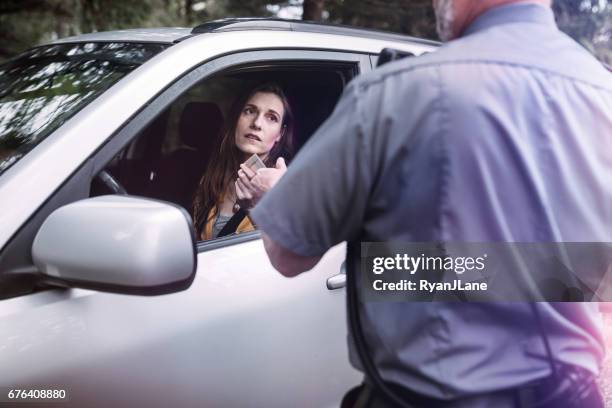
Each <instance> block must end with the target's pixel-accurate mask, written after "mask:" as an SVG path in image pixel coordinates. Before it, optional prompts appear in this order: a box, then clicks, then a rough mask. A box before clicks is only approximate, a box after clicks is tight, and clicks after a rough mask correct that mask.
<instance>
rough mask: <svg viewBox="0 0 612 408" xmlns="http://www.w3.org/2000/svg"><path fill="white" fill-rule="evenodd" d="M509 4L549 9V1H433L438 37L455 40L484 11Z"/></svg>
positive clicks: (443, 39)
mask: <svg viewBox="0 0 612 408" xmlns="http://www.w3.org/2000/svg"><path fill="white" fill-rule="evenodd" d="M511 3H536V4H541V5H543V6H546V7H550V3H551V0H433V6H434V10H435V12H436V28H437V30H438V35H439V36H440V39H441V40H442V41H449V40H452V39H453V38H457V37H459V36H461V34H462V33H463V31H464V30H465V29H466V28H467V26H468V25H470V23H471V22H472V21H474V20H475V19H476V17H478V16H479V15H481V14H482V13H484V12H485V11H487V10H489V9H492V8H494V7H498V6H502V5H504V4H511Z"/></svg>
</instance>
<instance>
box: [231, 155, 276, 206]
mask: <svg viewBox="0 0 612 408" xmlns="http://www.w3.org/2000/svg"><path fill="white" fill-rule="evenodd" d="M286 171H287V165H286V164H285V159H283V158H282V157H279V158H278V159H277V160H276V166H275V167H274V168H263V169H259V170H257V173H255V172H254V171H253V170H251V169H250V168H248V167H247V166H245V164H244V163H242V164H241V165H240V170H238V179H237V180H236V183H235V186H236V197H237V200H236V203H237V204H238V205H239V206H240V208H244V209H246V210H248V209H251V208H253V207H255V205H256V204H257V203H258V202H259V200H260V199H261V197H263V195H264V194H265V193H266V192H267V191H268V190H270V189H271V188H272V187H274V185H275V184H276V183H277V182H278V180H280V178H281V177H282V176H283V174H285V172H286Z"/></svg>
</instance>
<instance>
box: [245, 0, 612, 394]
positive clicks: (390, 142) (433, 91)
mask: <svg viewBox="0 0 612 408" xmlns="http://www.w3.org/2000/svg"><path fill="white" fill-rule="evenodd" d="M251 215H252V217H253V218H254V219H255V221H256V222H257V224H258V225H259V226H260V227H261V228H262V229H263V230H264V231H265V232H266V233H268V234H269V235H270V236H271V237H272V239H274V240H275V241H276V242H280V243H282V245H283V246H284V247H286V248H288V249H290V250H291V251H293V252H295V253H298V254H301V255H321V254H323V253H324V252H325V251H326V250H327V249H328V248H330V247H331V246H332V245H334V244H336V243H338V242H341V241H344V240H348V241H353V242H357V241H398V242H410V241H417V242H424V241H453V240H455V241H457V240H459V241H473V242H479V241H480V242H484V241H506V242H513V241H517V242H518V241H523V242H566V241H601V242H612V227H611V226H612V80H611V75H610V73H609V72H607V71H606V70H605V69H604V68H603V67H602V65H601V64H600V63H599V62H598V61H597V60H595V59H594V58H593V57H592V56H591V55H589V54H588V53H587V51H586V50H584V49H583V48H582V47H581V46H579V45H578V44H576V43H575V42H574V41H572V40H571V39H570V38H568V37H567V36H566V35H564V34H563V33H561V32H560V31H558V29H557V27H556V25H555V23H554V18H553V14H552V12H551V11H550V10H549V9H548V8H545V7H542V6H539V5H535V4H513V5H506V6H502V7H498V8H495V9H492V10H489V11H488V12H487V13H485V14H483V15H481V16H480V17H479V18H478V19H477V20H475V21H474V22H473V23H472V24H471V26H470V27H469V28H468V30H467V31H466V33H465V34H464V35H463V37H462V38H460V39H457V40H455V41H452V42H450V43H448V44H446V45H444V46H442V47H441V48H440V49H439V50H438V51H436V52H435V53H432V54H428V55H425V56H421V57H417V58H412V59H405V60H401V61H398V62H394V63H391V64H388V65H386V66H384V67H381V68H380V69H377V70H375V71H374V72H372V73H370V74H367V75H363V76H361V77H359V78H357V79H355V80H354V81H353V82H352V83H351V84H350V85H349V86H348V87H347V89H346V90H345V93H344V95H343V97H342V98H341V100H340V102H339V103H338V105H337V107H336V109H335V111H334V113H333V114H332V116H331V117H330V118H329V119H328V120H327V121H326V122H325V123H324V124H323V125H322V126H321V128H320V129H319V130H318V131H317V133H316V134H315V135H314V136H313V137H312V138H311V139H310V140H309V142H308V143H307V144H306V146H305V147H304V148H303V150H302V151H300V153H299V154H298V155H297V157H296V159H295V160H294V161H293V163H292V165H291V167H290V168H289V170H288V172H287V173H286V175H285V176H284V177H283V178H282V179H281V180H280V182H279V183H278V184H277V186H276V187H275V188H274V189H273V190H271V191H270V192H269V193H268V194H267V195H266V196H265V197H264V199H263V200H262V201H261V202H260V204H259V205H258V206H257V207H256V208H255V209H254V211H252V213H251ZM313 307H316V305H314V306H313ZM540 308H541V313H542V318H543V321H544V326H545V327H546V330H547V332H548V336H549V339H550V342H551V346H552V349H553V353H554V355H555V357H556V358H557V359H559V360H560V361H562V362H566V363H570V364H576V365H579V366H582V367H584V368H586V369H588V370H591V371H592V372H597V371H598V367H599V364H600V362H601V359H602V356H603V342H602V338H601V334H600V322H599V315H598V312H597V305H596V304H586V303H585V304H569V303H565V304H552V303H547V304H541V305H540ZM361 317H362V321H363V325H364V328H365V335H366V340H367V341H368V344H369V346H370V349H372V350H373V358H374V361H375V362H376V364H377V366H378V367H379V370H380V372H381V374H382V376H383V377H384V378H385V379H386V380H389V381H394V382H396V383H398V384H401V385H403V386H406V387H409V388H410V389H413V390H415V391H417V392H420V393H423V394H426V395H429V396H432V397H438V398H453V397H456V396H461V395H466V394H471V393H480V392H487V391H491V390H497V389H501V388H506V387H512V386H516V385H519V384H522V383H525V382H527V381H530V380H533V379H537V378H541V377H544V376H546V375H548V374H549V373H550V367H549V364H548V362H547V361H546V352H545V348H544V344H543V341H542V338H541V337H540V334H539V332H538V327H537V325H536V324H535V319H534V316H533V315H532V312H531V310H530V308H529V306H528V305H527V304H521V303H515V304H507V303H506V304H504V303H496V304H493V303H490V304H477V303H470V304H460V303H452V304H451V303H393V302H378V303H373V302H371V303H365V304H363V305H361ZM349 348H350V354H351V356H350V358H351V362H352V363H353V365H355V366H356V367H358V368H359V367H360V362H359V361H358V358H357V356H356V353H355V351H354V348H353V347H352V344H351V341H350V338H349Z"/></svg>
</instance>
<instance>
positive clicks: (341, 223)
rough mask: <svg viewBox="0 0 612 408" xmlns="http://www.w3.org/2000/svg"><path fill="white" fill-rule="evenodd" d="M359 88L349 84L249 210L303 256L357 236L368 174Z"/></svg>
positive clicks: (261, 225) (265, 228)
mask: <svg viewBox="0 0 612 408" xmlns="http://www.w3.org/2000/svg"><path fill="white" fill-rule="evenodd" d="M360 89H361V88H360V87H359V85H358V84H355V81H353V83H351V84H350V85H349V86H348V87H347V88H346V90H345V92H344V93H343V95H342V97H341V98H340V101H339V102H338V104H337V105H336V108H335V110H334V112H333V113H332V115H331V116H330V117H329V118H328V119H327V121H325V122H324V123H323V125H321V127H320V128H319V129H318V130H317V132H316V133H315V134H314V135H313V136H312V137H311V138H310V139H309V141H308V142H307V143H306V144H305V145H304V147H303V148H302V149H301V150H300V152H299V154H298V155H297V156H296V158H295V160H294V161H293V162H292V163H291V165H290V166H289V168H288V170H287V173H286V174H285V175H284V176H283V177H282V178H281V180H280V181H279V182H278V184H277V185H276V186H275V187H274V188H273V189H272V190H270V191H269V192H268V193H267V194H266V195H265V196H264V197H263V198H262V200H261V201H260V203H259V204H258V205H257V206H256V207H255V208H254V209H253V211H252V212H251V216H252V218H253V219H254V220H255V222H256V224H257V225H258V227H259V228H261V229H262V230H263V231H264V232H265V233H266V234H268V235H269V236H270V237H271V238H272V239H273V240H274V241H276V242H277V243H279V244H280V245H281V246H283V247H284V248H286V249H289V250H291V251H292V252H294V253H296V254H299V255H302V256H317V255H322V254H323V253H325V252H326V251H327V249H329V248H330V247H331V246H333V245H335V244H337V243H339V242H342V241H344V240H349V239H352V238H356V237H357V236H358V233H359V229H360V228H361V224H362V219H363V216H364V212H365V209H366V205H367V199H368V195H369V191H370V186H371V180H372V175H371V171H369V167H370V163H369V158H368V157H367V156H368V151H369V149H368V148H367V146H368V142H367V138H368V137H369V135H367V134H366V133H367V132H366V129H365V128H364V123H366V121H365V120H364V117H363V112H362V107H361V104H362V103H364V101H363V97H364V95H361V92H360Z"/></svg>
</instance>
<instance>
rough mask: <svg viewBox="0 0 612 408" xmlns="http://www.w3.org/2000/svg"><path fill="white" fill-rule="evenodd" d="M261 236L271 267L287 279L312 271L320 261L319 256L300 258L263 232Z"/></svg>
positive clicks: (300, 256)
mask: <svg viewBox="0 0 612 408" xmlns="http://www.w3.org/2000/svg"><path fill="white" fill-rule="evenodd" d="M261 236H262V238H263V242H264V247H265V248H266V252H267V253H268V258H270V262H271V263H272V266H274V268H275V269H276V270H277V271H279V272H280V273H281V275H283V276H286V277H288V278H292V277H294V276H297V275H299V274H300V273H302V272H306V271H307V270H309V269H312V268H313V267H314V266H315V265H316V264H317V263H318V262H319V260H320V259H321V257H320V256H302V255H298V254H296V253H295V252H292V251H290V250H289V249H287V248H283V247H282V246H280V245H279V244H277V243H276V242H275V241H274V240H272V238H270V237H269V236H268V234H266V233H265V232H262V233H261Z"/></svg>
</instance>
